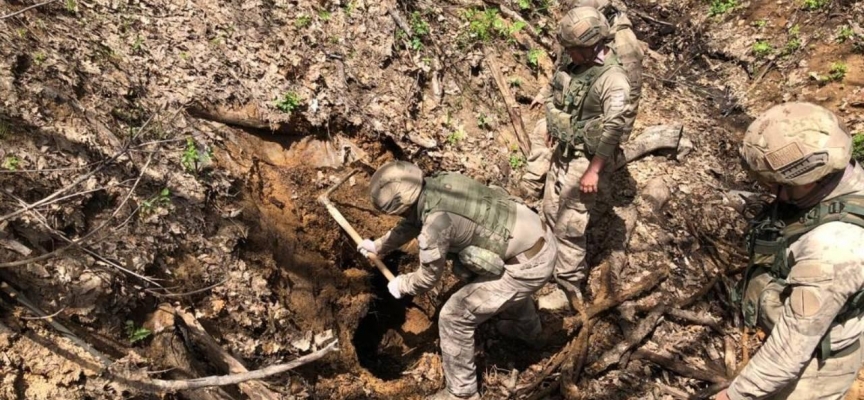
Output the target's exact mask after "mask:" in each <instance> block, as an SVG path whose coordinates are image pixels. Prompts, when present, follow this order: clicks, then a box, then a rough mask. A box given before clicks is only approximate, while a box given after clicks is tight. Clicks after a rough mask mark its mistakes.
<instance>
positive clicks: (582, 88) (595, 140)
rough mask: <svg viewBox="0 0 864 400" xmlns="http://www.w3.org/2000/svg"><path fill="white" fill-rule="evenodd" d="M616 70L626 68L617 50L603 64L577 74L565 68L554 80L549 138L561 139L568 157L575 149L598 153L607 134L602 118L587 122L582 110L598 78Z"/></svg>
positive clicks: (547, 113) (548, 113)
mask: <svg viewBox="0 0 864 400" xmlns="http://www.w3.org/2000/svg"><path fill="white" fill-rule="evenodd" d="M615 67H619V68H621V67H622V64H621V61H620V60H619V59H618V56H617V55H616V54H615V52H614V51H610V52H609V53H608V54H607V55H606V59H605V60H604V62H603V65H592V66H591V67H589V68H588V69H586V70H585V71H583V72H581V73H579V74H575V73H574V72H573V71H571V68H570V67H569V66H568V67H564V68H563V70H561V71H558V72H556V73H555V76H554V77H553V79H552V104H551V105H552V107H550V108H549V109H548V110H547V112H546V127H547V130H548V132H549V135H551V136H552V137H554V138H556V139H558V143H559V145H561V146H564V149H563V155H564V156H565V157H566V156H567V155H568V154H569V151H570V150H571V149H576V150H584V151H585V152H587V153H589V154H594V152H595V151H596V150H597V145H599V144H600V136H601V135H602V134H603V127H602V125H601V117H600V116H597V117H594V118H589V119H583V118H582V109H583V106H584V104H585V100H586V99H587V98H588V95H589V94H590V91H591V88H592V87H593V86H594V83H595V82H597V79H598V78H600V77H601V76H603V74H604V73H606V72H607V71H609V70H610V69H612V68H615Z"/></svg>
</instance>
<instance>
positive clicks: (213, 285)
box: [144, 278, 228, 297]
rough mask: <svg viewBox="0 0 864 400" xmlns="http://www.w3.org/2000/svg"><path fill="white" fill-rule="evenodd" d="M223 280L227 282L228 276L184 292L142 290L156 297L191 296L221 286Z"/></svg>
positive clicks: (223, 282)
mask: <svg viewBox="0 0 864 400" xmlns="http://www.w3.org/2000/svg"><path fill="white" fill-rule="evenodd" d="M225 282H228V278H225V279H223V280H221V281H219V282H216V283H214V284H212V285H210V286H207V287H203V288H201V289H195V290H193V291H190V292H185V293H157V292H156V291H154V290H152V289H145V290H144V291H145V292H147V293H150V294H152V295H154V296H156V297H184V296H191V295H193V294H198V293H201V292H206V291H208V290H210V289H213V288H215V287H218V286H221V285H223V284H225Z"/></svg>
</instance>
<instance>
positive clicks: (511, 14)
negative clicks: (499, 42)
mask: <svg viewBox="0 0 864 400" xmlns="http://www.w3.org/2000/svg"><path fill="white" fill-rule="evenodd" d="M483 1H484V2H485V3H487V4H491V5H494V6H496V7H498V9H499V10H501V14H504V15H506V16H507V18H510V19H512V20H513V21H517V22H519V23H522V24H525V25H524V26H525V32H527V33H528V36H531V38H532V39H534V41H535V42H537V43H538V44H540V45H541V46H543V47H545V48H546V50H548V51H554V49H555V46H554V45H553V44H552V43H551V42H549V40H548V39H547V38H545V37H543V36H540V33H538V32H537V29H535V28H534V25H531V23H530V22H528V21H526V20H525V18H522V16H521V15H519V13H518V12H516V11H513V10H512V9H511V8H510V7H507V6H506V5H504V3H502V2H500V1H498V0H483Z"/></svg>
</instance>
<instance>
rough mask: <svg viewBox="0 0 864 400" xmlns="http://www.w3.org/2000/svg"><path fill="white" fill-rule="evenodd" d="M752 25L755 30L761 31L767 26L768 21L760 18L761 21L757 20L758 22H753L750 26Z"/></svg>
mask: <svg viewBox="0 0 864 400" xmlns="http://www.w3.org/2000/svg"><path fill="white" fill-rule="evenodd" d="M752 25H753V26H755V27H756V28H759V29H762V28H764V27H765V26H766V25H768V20H767V19H765V18H762V19H760V20H758V21H753V24H752Z"/></svg>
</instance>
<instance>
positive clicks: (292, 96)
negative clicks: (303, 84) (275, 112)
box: [276, 92, 302, 113]
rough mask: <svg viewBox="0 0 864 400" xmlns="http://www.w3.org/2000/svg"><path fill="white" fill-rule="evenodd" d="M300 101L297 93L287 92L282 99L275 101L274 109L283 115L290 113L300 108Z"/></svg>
mask: <svg viewBox="0 0 864 400" xmlns="http://www.w3.org/2000/svg"><path fill="white" fill-rule="evenodd" d="M301 102H302V100H301V99H300V96H299V95H298V94H297V93H294V92H287V93H285V94H284V95H282V99H277V100H276V108H278V109H279V110H280V111H282V112H284V113H290V112H292V111H294V110H296V109H297V108H298V107H300V103H301Z"/></svg>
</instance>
